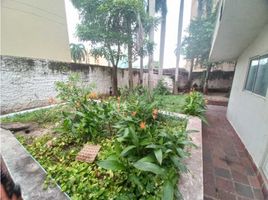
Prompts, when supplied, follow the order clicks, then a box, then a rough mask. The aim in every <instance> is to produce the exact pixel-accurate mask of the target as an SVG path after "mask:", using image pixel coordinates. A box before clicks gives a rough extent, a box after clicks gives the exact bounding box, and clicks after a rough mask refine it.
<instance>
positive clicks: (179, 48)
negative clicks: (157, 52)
mask: <svg viewBox="0 0 268 200" xmlns="http://www.w3.org/2000/svg"><path fill="white" fill-rule="evenodd" d="M183 10H184V0H181V2H180V14H179V23H178V36H177V48H176V69H175V83H174V86H173V93H174V94H177V93H178V81H179V80H178V79H179V64H180V54H181V35H182V25H183Z"/></svg>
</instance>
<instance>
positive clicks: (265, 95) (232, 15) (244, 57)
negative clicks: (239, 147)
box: [210, 0, 268, 188]
mask: <svg viewBox="0 0 268 200" xmlns="http://www.w3.org/2000/svg"><path fill="white" fill-rule="evenodd" d="M267 11H268V1H266V0H255V1H252V0H237V1H232V0H223V1H222V3H221V7H220V10H219V15H218V21H217V25H216V29H215V34H214V39H213V44H212V49H211V52H210V60H211V61H232V60H237V64H236V70H235V75H234V80H233V85H232V90H231V95H230V99H229V104H228V111H227V118H228V120H229V121H230V123H231V124H232V126H233V127H234V129H235V130H236V132H237V134H238V135H239V137H240V139H241V140H242V142H243V143H244V145H245V147H246V149H247V150H248V152H249V154H250V155H251V157H252V159H253V161H254V163H255V165H256V166H257V168H258V169H259V172H260V174H261V175H262V177H264V180H266V188H267V177H268V91H267V89H268V12H267ZM265 177H266V178H265Z"/></svg>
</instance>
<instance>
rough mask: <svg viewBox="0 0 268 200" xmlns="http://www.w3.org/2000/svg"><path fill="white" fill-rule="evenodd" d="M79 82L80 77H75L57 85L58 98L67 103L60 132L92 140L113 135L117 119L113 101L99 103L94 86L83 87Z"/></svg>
mask: <svg viewBox="0 0 268 200" xmlns="http://www.w3.org/2000/svg"><path fill="white" fill-rule="evenodd" d="M79 82H80V79H79V77H77V76H76V75H73V76H71V77H70V78H69V80H68V82H67V83H64V82H58V83H57V84H56V88H57V91H58V92H59V95H58V97H59V98H61V99H62V100H63V101H65V102H66V103H67V104H66V106H65V107H66V108H65V110H64V111H63V112H62V116H63V120H62V126H61V127H60V128H59V129H58V130H59V131H61V132H63V133H73V134H75V135H77V136H79V137H86V138H89V139H92V140H96V139H97V138H98V137H103V136H105V135H107V134H112V129H111V122H112V121H113V120H115V119H116V117H115V116H116V115H115V110H116V109H115V107H114V104H113V101H97V100H96V93H93V92H92V86H81V84H80V85H79ZM107 126H108V127H109V129H108V130H107V129H106V127H107ZM106 130H107V131H106Z"/></svg>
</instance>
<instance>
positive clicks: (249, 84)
mask: <svg viewBox="0 0 268 200" xmlns="http://www.w3.org/2000/svg"><path fill="white" fill-rule="evenodd" d="M267 88H268V55H265V56H260V57H258V58H254V59H252V60H251V61H250V65H249V70H248V76H247V80H246V84H245V90H248V91H251V92H253V93H256V94H258V95H261V96H266V92H267Z"/></svg>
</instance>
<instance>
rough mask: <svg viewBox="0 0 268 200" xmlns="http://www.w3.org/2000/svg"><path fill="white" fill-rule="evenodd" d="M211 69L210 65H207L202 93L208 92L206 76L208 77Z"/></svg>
mask: <svg viewBox="0 0 268 200" xmlns="http://www.w3.org/2000/svg"><path fill="white" fill-rule="evenodd" d="M210 70H211V65H209V66H207V71H206V77H205V81H204V85H203V93H204V94H207V93H208V78H209V73H210Z"/></svg>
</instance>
